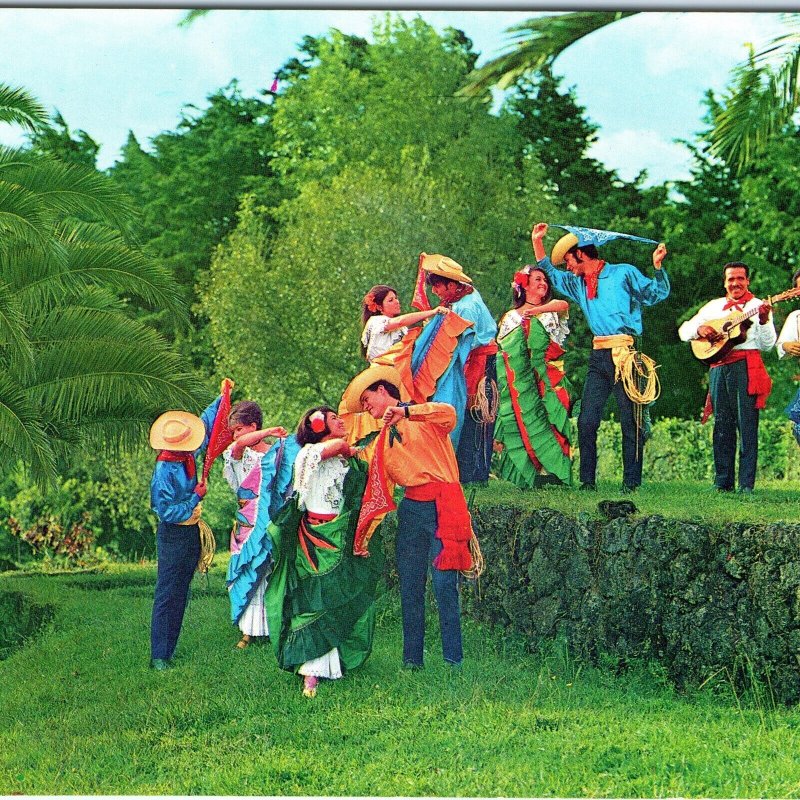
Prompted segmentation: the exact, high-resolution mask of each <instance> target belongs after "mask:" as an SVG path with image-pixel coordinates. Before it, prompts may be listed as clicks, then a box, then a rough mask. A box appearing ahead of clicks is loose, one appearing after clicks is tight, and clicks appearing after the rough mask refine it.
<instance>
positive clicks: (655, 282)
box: [531, 222, 669, 492]
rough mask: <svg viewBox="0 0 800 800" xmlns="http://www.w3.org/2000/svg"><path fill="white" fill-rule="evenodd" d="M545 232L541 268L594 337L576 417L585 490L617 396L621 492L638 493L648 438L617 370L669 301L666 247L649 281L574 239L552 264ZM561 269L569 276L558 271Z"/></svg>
mask: <svg viewBox="0 0 800 800" xmlns="http://www.w3.org/2000/svg"><path fill="white" fill-rule="evenodd" d="M547 229H548V226H547V224H546V223H544V222H540V223H538V224H536V225H534V227H533V231H532V233H531V240H532V242H533V252H534V255H535V256H536V261H537V263H538V266H539V267H540V268H541V269H543V270H544V272H545V273H546V274H547V276H548V277H549V278H550V282H551V283H552V285H553V288H554V289H555V290H556V291H558V292H560V293H561V294H563V295H565V296H566V297H569V298H570V299H572V300H574V301H575V302H576V303H577V304H578V305H579V306H580V307H581V310H582V311H583V313H584V314H585V316H586V321H587V322H588V324H589V329H590V330H591V331H592V333H593V334H594V339H593V342H592V352H591V353H590V355H589V368H588V371H587V374H586V383H585V384H584V387H583V397H582V399H581V412H580V414H579V416H578V446H579V448H580V480H581V489H594V488H595V475H596V472H597V431H598V428H599V427H600V420H601V419H602V417H603V409H604V408H605V405H606V401H607V400H608V397H609V395H610V394H612V393H613V394H614V397H615V398H616V400H617V405H618V407H619V415H620V425H621V427H622V465H623V473H622V489H623V491H628V492H629V491H634V490H635V489H636V488H637V487H638V486H639V485H640V484H641V482H642V451H643V447H644V436H643V434H642V426H641V424H639V423H638V422H637V415H636V413H635V412H636V410H637V409H636V404H635V403H634V401H633V400H632V399H631V398H630V397H629V396H628V394H627V392H626V390H625V386H624V385H623V382H622V381H620V380H619V379H618V369H617V368H618V365H619V363H620V362H621V360H622V359H623V358H624V357H626V356H628V355H630V353H631V351H632V347H633V343H634V339H633V337H634V336H640V335H641V333H642V307H643V306H651V305H654V304H655V303H658V302H659V301H661V300H664V299H665V298H666V297H667V296H668V295H669V279H668V278H667V274H666V272H664V271H663V270H662V268H661V263H662V261H663V260H664V256H666V254H667V248H666V247H665V246H664V245H663V244H659V245H658V247H656V249H655V251H654V252H653V266H654V267H655V276H654V277H653V278H647V277H646V276H644V275H643V274H642V273H641V272H640V271H639V270H638V269H637V268H636V267H634V266H633V265H632V264H607V263H606V262H605V261H603V260H602V259H600V258H599V257H598V255H597V248H596V246H595V245H593V244H583V245H581V246H578V241H579V240H578V237H577V236H576V235H575V234H573V233H569V234H567V235H566V236H563V237H562V238H561V239H559V241H558V242H556V245H555V247H553V252H552V258H547V255H546V253H545V249H544V244H543V242H542V239H543V238H544V236H545V234H546V233H547ZM612 238H613V235H612ZM561 263H563V264H565V266H566V268H567V270H568V271H566V270H561V269H556V265H558V264H561ZM640 410H641V409H639V411H640Z"/></svg>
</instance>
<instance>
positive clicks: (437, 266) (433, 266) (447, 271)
mask: <svg viewBox="0 0 800 800" xmlns="http://www.w3.org/2000/svg"><path fill="white" fill-rule="evenodd" d="M421 266H422V269H423V271H425V272H428V273H430V274H431V275H441V277H443V278H447V280H449V281H456V282H457V283H469V284H472V278H470V277H469V275H467V274H466V273H465V272H464V268H463V267H462V266H461V264H459V263H458V262H457V261H453V259H452V258H448V256H443V255H441V254H439V253H434V254H433V255H423V257H422V262H421Z"/></svg>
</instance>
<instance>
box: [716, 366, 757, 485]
mask: <svg viewBox="0 0 800 800" xmlns="http://www.w3.org/2000/svg"><path fill="white" fill-rule="evenodd" d="M708 386H709V391H710V392H711V404H712V406H713V408H714V436H713V443H714V473H715V474H714V484H715V485H716V486H717V487H718V488H720V489H732V488H733V484H734V482H735V480H736V432H737V431H738V432H739V487H740V488H741V489H752V488H753V486H754V485H755V482H756V464H757V462H758V416H759V413H758V409H757V408H756V398H755V395H752V394H748V393H747V362H746V361H735V362H734V363H733V364H724V365H723V366H721V367H712V369H711V370H710V371H709V373H708Z"/></svg>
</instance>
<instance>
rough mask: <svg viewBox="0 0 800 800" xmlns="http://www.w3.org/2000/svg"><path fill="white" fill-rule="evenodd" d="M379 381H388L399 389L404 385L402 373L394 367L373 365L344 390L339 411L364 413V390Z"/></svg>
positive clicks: (359, 374)
mask: <svg viewBox="0 0 800 800" xmlns="http://www.w3.org/2000/svg"><path fill="white" fill-rule="evenodd" d="M377 381H387V383H391V384H392V386H396V387H397V388H398V389H400V386H401V383H402V379H401V378H400V373H399V372H398V371H397V370H396V369H395V368H394V367H387V366H381V365H379V364H373V365H372V366H371V367H367V369H365V370H364V371H363V372H359V373H358V375H356V376H355V378H353V380H352V381H350V384H349V385H348V387H347V388H346V389H345V390H344V394H342V402H341V403H340V404H339V410H340V411H341V412H342V413H345V414H357V413H358V412H359V411H362V410H363V409H362V408H361V395H362V394H364V390H365V389H366V388H367V387H369V386H372V384H373V383H376V382H377Z"/></svg>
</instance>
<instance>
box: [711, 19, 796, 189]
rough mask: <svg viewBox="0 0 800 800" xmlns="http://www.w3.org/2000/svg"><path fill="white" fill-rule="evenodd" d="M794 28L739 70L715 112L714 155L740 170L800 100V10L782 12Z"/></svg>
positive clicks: (776, 39)
mask: <svg viewBox="0 0 800 800" xmlns="http://www.w3.org/2000/svg"><path fill="white" fill-rule="evenodd" d="M782 19H783V21H784V22H785V23H786V24H787V25H788V26H789V27H790V28H793V30H789V31H788V32H787V33H784V34H781V35H780V36H777V37H775V38H774V39H773V40H772V41H771V42H770V43H769V44H768V45H767V46H766V47H763V48H762V49H761V50H759V51H758V52H757V53H755V54H754V53H753V51H752V49H751V52H750V54H749V56H748V58H747V60H746V61H745V62H743V63H742V64H739V65H738V66H737V67H736V68H735V69H734V73H733V76H734V80H733V88H732V89H731V90H730V92H729V94H728V96H727V97H726V98H725V100H724V101H723V108H722V110H721V111H720V112H719V113H718V114H717V115H716V117H715V120H714V128H713V130H712V132H711V136H710V141H711V153H712V154H713V155H715V156H717V157H719V158H722V159H724V160H725V161H726V162H727V163H728V164H730V165H731V166H732V167H733V168H735V169H736V170H737V171H738V172H739V173H741V172H742V171H743V170H744V169H745V167H747V165H748V164H750V163H752V161H753V160H754V159H755V158H756V156H757V155H758V154H759V153H760V152H762V151H763V149H764V147H765V146H766V143H767V141H769V139H770V138H771V137H772V136H773V135H775V134H776V133H778V132H779V131H781V130H782V129H783V127H784V126H785V125H786V124H787V123H789V122H790V121H791V119H792V117H793V116H794V114H795V112H796V111H797V108H798V105H799V104H800V86H798V82H799V81H800V14H783V15H782Z"/></svg>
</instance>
